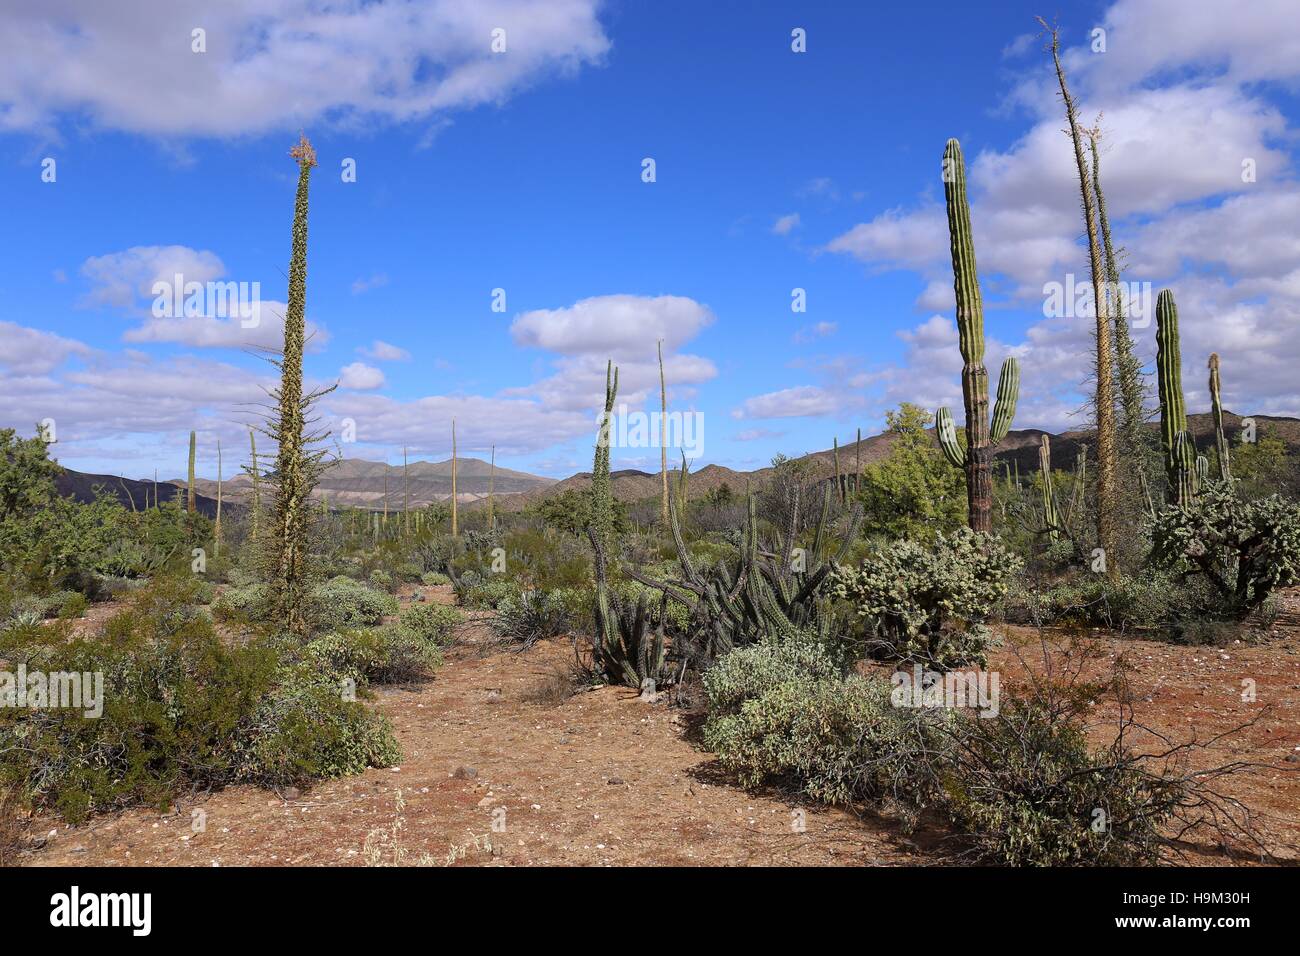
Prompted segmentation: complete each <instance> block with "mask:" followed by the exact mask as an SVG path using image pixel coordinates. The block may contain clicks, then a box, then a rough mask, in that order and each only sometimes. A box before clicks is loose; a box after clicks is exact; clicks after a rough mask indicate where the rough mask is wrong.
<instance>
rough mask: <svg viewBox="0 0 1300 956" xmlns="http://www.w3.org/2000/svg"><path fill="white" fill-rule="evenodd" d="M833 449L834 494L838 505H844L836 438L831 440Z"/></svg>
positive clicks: (838, 442) (838, 449)
mask: <svg viewBox="0 0 1300 956" xmlns="http://www.w3.org/2000/svg"><path fill="white" fill-rule="evenodd" d="M831 441H832V444H833V446H834V449H835V494H836V495H838V496H839V499H840V503H841V504H843V503H844V476H843V474H842V473H841V472H840V440H839V438H838V437H835V438H833V439H831Z"/></svg>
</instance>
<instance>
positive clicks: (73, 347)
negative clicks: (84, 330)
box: [0, 321, 91, 375]
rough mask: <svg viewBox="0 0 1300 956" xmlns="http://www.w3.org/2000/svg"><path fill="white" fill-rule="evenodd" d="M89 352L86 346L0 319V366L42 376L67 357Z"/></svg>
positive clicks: (51, 333) (50, 333)
mask: <svg viewBox="0 0 1300 956" xmlns="http://www.w3.org/2000/svg"><path fill="white" fill-rule="evenodd" d="M90 354H91V349H90V347H89V346H87V345H85V344H83V343H81V342H78V341H76V340H75V339H65V338H64V337H63V336H61V335H55V334H54V333H53V332H43V331H41V330H40V329H30V328H27V327H26V326H22V325H18V324H16V323H14V322H4V321H0V367H4V368H8V369H9V370H10V371H12V372H18V373H21V374H24V375H43V374H45V373H46V372H50V371H52V370H54V369H56V368H58V367H59V366H60V365H62V364H63V363H64V362H65V361H67V360H68V358H69V357H70V356H73V355H80V356H87V355H90Z"/></svg>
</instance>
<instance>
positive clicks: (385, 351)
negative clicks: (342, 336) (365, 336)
mask: <svg viewBox="0 0 1300 956" xmlns="http://www.w3.org/2000/svg"><path fill="white" fill-rule="evenodd" d="M357 351H358V352H360V353H361V354H362V355H365V356H368V357H370V358H372V359H374V360H375V361H376V362H409V361H410V360H411V353H410V352H408V351H406V349H404V348H400V347H398V346H396V345H390V344H389V343H388V342H385V341H383V340H382V339H375V341H374V343H373V344H371V346H370V347H369V348H366V347H365V346H362V347H360V348H358V349H357Z"/></svg>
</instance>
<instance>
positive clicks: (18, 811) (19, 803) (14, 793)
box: [0, 785, 30, 866]
mask: <svg viewBox="0 0 1300 956" xmlns="http://www.w3.org/2000/svg"><path fill="white" fill-rule="evenodd" d="M29 823H30V817H29V816H28V813H27V808H26V807H24V806H23V800H22V795H21V794H20V793H19V791H18V788H17V787H14V786H5V785H0V866H17V865H18V854H19V852H20V851H21V850H22V844H23V838H24V836H25V835H26V833H27V828H28V825H29Z"/></svg>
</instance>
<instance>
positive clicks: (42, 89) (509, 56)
mask: <svg viewBox="0 0 1300 956" xmlns="http://www.w3.org/2000/svg"><path fill="white" fill-rule="evenodd" d="M597 7H598V3H597V2H596V0H550V2H547V3H526V2H521V0H477V2H475V3H465V2H460V0H413V2H397V0H382V2H370V3H354V2H349V3H330V4H321V3H317V2H314V0H259V2H257V3H251V2H247V0H237V2H231V3H225V4H215V5H214V4H211V3H206V2H203V0H137V2H133V3H130V4H86V3H80V2H77V0H46V2H44V3H41V4H39V5H35V6H33V5H27V4H7V5H5V6H4V7H3V8H0V35H3V36H4V37H5V40H6V43H5V48H6V55H5V57H4V58H3V59H0V129H9V130H31V131H37V132H40V133H42V134H45V135H53V134H54V131H55V129H56V128H57V122H58V118H59V116H60V115H62V114H69V115H76V116H77V117H78V118H80V117H88V118H89V119H90V120H91V121H92V122H93V123H94V124H95V125H97V126H99V127H102V128H108V129H116V130H125V131H129V132H137V133H143V134H146V135H151V136H159V137H166V136H177V135H180V136H204V137H221V136H229V135H238V134H250V133H261V132H266V131H269V130H275V129H286V130H296V129H298V128H299V127H303V126H310V125H312V124H314V123H317V122H319V121H322V120H328V121H331V122H336V123H347V122H351V123H356V122H359V121H363V120H366V119H370V118H378V119H380V120H385V121H392V122H405V121H411V120H421V121H428V120H430V119H432V120H434V122H435V123H436V122H437V120H436V114H438V113H440V112H443V111H449V110H455V109H463V108H468V107H473V106H476V105H479V104H484V103H500V102H502V101H504V100H505V99H506V98H507V97H509V96H510V95H511V94H512V93H513V92H515V91H516V90H519V89H521V88H523V87H526V86H528V85H530V84H531V83H533V82H536V81H537V80H539V79H541V78H542V77H545V76H547V75H549V74H553V73H556V72H571V71H573V70H576V69H578V68H580V67H581V66H583V65H586V64H591V63H597V62H599V61H600V60H601V58H602V57H603V55H604V54H605V53H606V51H607V50H608V49H609V47H610V43H609V40H608V38H607V37H606V36H605V34H604V31H603V30H602V28H601V25H600V23H599V21H598V19H597ZM196 26H202V28H203V29H205V30H206V44H207V51H206V52H205V53H195V52H192V50H191V31H192V30H193V29H194V28H195V27H196ZM497 27H501V28H503V29H505V30H506V39H507V50H506V52H505V53H503V54H494V53H493V52H492V50H491V46H490V45H491V42H492V30H493V29H495V28H497Z"/></svg>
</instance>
